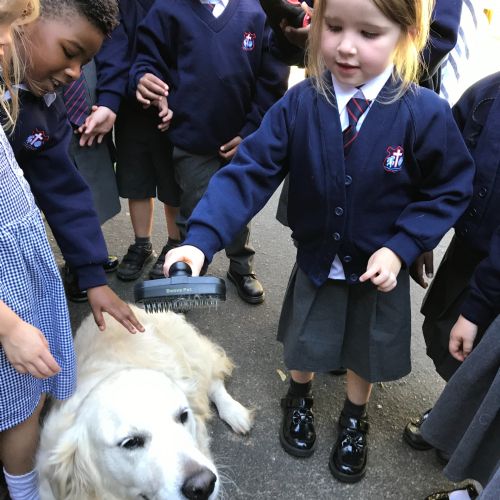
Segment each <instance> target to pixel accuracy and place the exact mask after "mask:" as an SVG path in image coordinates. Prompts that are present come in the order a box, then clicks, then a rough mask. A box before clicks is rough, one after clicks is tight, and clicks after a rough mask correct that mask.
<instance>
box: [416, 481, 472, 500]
mask: <svg viewBox="0 0 500 500" xmlns="http://www.w3.org/2000/svg"><path fill="white" fill-rule="evenodd" d="M462 490H465V491H466V492H467V494H468V495H469V497H470V498H472V499H473V500H474V498H477V497H478V496H479V493H478V491H477V490H476V487H475V486H474V485H473V484H472V483H469V484H467V485H466V486H465V487H462V488H455V489H454V490H448V491H438V492H437V493H433V494H432V495H429V496H428V497H425V500H449V498H450V493H454V492H455V491H462Z"/></svg>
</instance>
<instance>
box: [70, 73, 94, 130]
mask: <svg viewBox="0 0 500 500" xmlns="http://www.w3.org/2000/svg"><path fill="white" fill-rule="evenodd" d="M63 99H64V103H65V104H66V111H67V113H68V119H69V121H70V122H71V124H72V125H73V126H75V127H79V126H80V125H82V124H83V122H84V121H85V119H86V118H87V116H88V115H89V113H90V107H89V105H88V102H87V88H86V85H85V78H84V76H83V73H82V74H81V75H80V78H78V80H75V81H74V82H72V83H70V84H69V85H67V86H66V87H65V88H64V90H63Z"/></svg>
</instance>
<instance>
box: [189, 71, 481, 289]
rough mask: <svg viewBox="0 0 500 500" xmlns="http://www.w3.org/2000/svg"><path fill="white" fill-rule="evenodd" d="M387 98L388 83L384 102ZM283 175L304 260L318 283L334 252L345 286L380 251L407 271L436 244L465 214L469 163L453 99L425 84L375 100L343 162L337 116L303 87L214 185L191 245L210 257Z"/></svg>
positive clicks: (196, 217)
mask: <svg viewBox="0 0 500 500" xmlns="http://www.w3.org/2000/svg"><path fill="white" fill-rule="evenodd" d="M327 82H331V79H330V78H327ZM392 90H393V89H392V84H391V83H390V81H389V82H388V83H387V84H386V86H385V87H384V89H383V91H382V94H381V99H384V95H385V100H387V95H386V94H385V92H389V94H391V91H392ZM332 92H333V89H332ZM401 154H402V156H401ZM401 159H402V161H401ZM287 172H289V173H290V192H289V200H288V220H289V223H290V227H291V229H292V230H293V233H292V236H293V238H294V239H295V240H296V241H297V242H298V253H297V263H298V265H299V267H300V268H301V269H302V270H303V271H304V272H305V273H306V274H307V275H308V276H309V278H310V279H311V281H312V282H313V283H314V284H315V285H316V286H320V285H322V284H323V283H325V281H326V280H327V279H328V274H329V272H330V266H331V263H332V261H333V259H334V257H335V255H339V257H340V259H341V261H342V264H343V266H344V271H345V275H346V280H347V282H348V283H357V282H358V278H359V275H360V274H361V273H363V272H364V271H365V269H366V265H367V261H368V258H369V257H370V256H371V255H372V253H373V252H375V251H376V250H378V249H379V248H381V247H388V248H390V249H391V250H393V251H394V252H395V253H396V254H397V255H399V257H400V258H401V259H402V261H403V263H404V264H406V265H407V266H408V265H410V264H411V263H412V262H413V260H414V259H415V258H416V257H417V256H418V255H420V254H421V253H422V252H423V251H426V250H430V249H432V248H434V247H435V246H436V245H437V244H438V242H439V240H440V239H441V237H442V236H443V235H444V234H445V233H446V232H447V231H448V229H449V228H450V227H452V226H453V224H454V223H455V222H456V220H457V219H458V217H460V215H461V214H462V213H463V211H464V210H465V208H466V207H467V204H468V202H469V199H470V195H471V192H472V180H473V176H474V165H473V162H472V159H471V157H470V155H469V153H468V151H467V148H466V146H465V144H464V141H463V139H462V137H461V135H460V132H459V130H458V128H457V126H456V124H455V121H454V120H453V117H452V114H451V110H450V108H449V105H448V103H447V102H446V101H444V100H443V99H441V98H439V97H438V96H437V95H436V94H434V93H433V92H431V91H430V90H428V89H423V88H421V89H419V90H417V89H416V88H413V90H412V91H409V92H407V93H406V94H405V96H404V97H403V98H402V99H400V100H398V101H397V102H394V103H392V104H382V103H380V102H375V103H374V104H373V105H372V108H371V109H370V112H369V113H368V115H367V117H366V119H365V121H364V123H363V126H362V128H361V130H360V133H359V135H358V138H357V139H356V141H355V142H354V143H353V145H352V148H351V150H350V153H349V156H348V158H347V161H344V157H343V145H342V132H341V125H340V119H339V115H338V111H337V110H336V109H335V107H333V106H332V104H330V103H329V102H328V101H327V100H326V98H325V97H324V96H322V95H319V94H318V92H317V91H316V90H315V89H314V87H313V85H312V83H311V81H310V80H305V81H303V82H301V83H299V84H298V85H296V86H295V87H293V88H292V89H290V90H289V91H288V92H287V94H286V95H285V96H284V97H283V99H281V100H280V101H279V102H278V103H277V104H275V105H274V106H273V107H272V108H271V109H270V110H269V111H268V112H267V114H266V116H265V117H264V120H263V121H262V125H261V127H260V128H259V130H258V131H257V132H255V133H254V134H252V135H251V136H249V137H248V138H247V139H246V140H245V141H243V143H242V144H241V145H240V146H239V148H238V153H237V154H236V157H235V159H234V160H233V161H232V162H231V164H230V165H228V166H226V167H225V168H223V169H221V170H220V171H219V172H217V174H216V175H215V176H214V177H213V178H212V180H211V181H210V184H209V187H208V190H207V192H206V193H205V195H204V197H203V198H202V199H201V201H200V202H199V204H198V205H197V207H196V209H195V210H194V212H193V214H192V216H191V219H190V221H189V231H188V234H187V238H186V241H185V243H186V244H191V245H194V246H196V247H198V248H200V249H201V250H202V251H203V253H204V254H205V256H206V257H207V259H208V260H211V258H212V256H213V254H214V253H215V252H216V251H218V250H220V249H221V248H224V247H225V246H226V245H227V244H228V243H229V242H230V241H231V240H232V239H233V237H234V235H235V234H237V232H238V231H239V230H240V228H241V227H242V226H243V225H244V224H246V223H247V222H248V221H249V220H250V219H251V218H252V217H253V216H254V215H255V214H256V213H257V212H258V211H259V210H260V209H261V208H262V207H263V206H264V205H265V203H266V202H267V200H268V199H269V197H270V196H271V194H272V193H273V192H274V191H275V189H276V188H277V187H278V186H279V184H280V182H281V181H282V180H283V178H284V176H285V175H286V173H287Z"/></svg>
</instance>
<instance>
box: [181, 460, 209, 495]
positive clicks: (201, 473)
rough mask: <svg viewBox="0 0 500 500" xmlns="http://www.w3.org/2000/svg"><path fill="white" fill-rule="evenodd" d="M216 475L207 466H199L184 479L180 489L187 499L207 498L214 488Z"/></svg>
mask: <svg viewBox="0 0 500 500" xmlns="http://www.w3.org/2000/svg"><path fill="white" fill-rule="evenodd" d="M216 481H217V477H216V475H215V474H214V473H213V472H212V471H211V470H210V469H208V468H207V467H199V468H198V469H197V470H195V471H193V472H192V473H191V475H190V476H189V477H188V478H187V479H186V480H185V481H184V484H183V485H182V488H181V491H182V493H183V495H184V496H185V497H186V498H189V500H207V499H208V498H209V497H210V495H211V494H212V492H213V491H214V488H215V483H216Z"/></svg>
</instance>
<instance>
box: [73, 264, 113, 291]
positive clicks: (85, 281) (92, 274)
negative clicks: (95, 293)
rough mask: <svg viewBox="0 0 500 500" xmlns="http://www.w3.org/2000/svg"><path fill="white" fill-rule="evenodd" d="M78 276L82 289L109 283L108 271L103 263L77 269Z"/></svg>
mask: <svg viewBox="0 0 500 500" xmlns="http://www.w3.org/2000/svg"><path fill="white" fill-rule="evenodd" d="M75 271H76V274H77V276H78V286H79V287H80V290H87V289H88V288H94V287H96V286H102V285H107V284H108V280H107V279H106V273H105V272H104V269H103V267H102V265H101V264H90V265H87V266H80V267H77V268H76V269H75Z"/></svg>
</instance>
